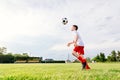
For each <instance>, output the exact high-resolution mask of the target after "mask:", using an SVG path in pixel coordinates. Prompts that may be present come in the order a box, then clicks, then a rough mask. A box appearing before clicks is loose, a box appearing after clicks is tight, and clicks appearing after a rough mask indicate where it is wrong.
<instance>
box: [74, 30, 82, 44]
mask: <svg viewBox="0 0 120 80" xmlns="http://www.w3.org/2000/svg"><path fill="white" fill-rule="evenodd" d="M73 35H74V38H75V36H77V35H78V40H77V45H78V46H84V43H83V41H82V38H81V37H80V33H78V32H77V31H73Z"/></svg>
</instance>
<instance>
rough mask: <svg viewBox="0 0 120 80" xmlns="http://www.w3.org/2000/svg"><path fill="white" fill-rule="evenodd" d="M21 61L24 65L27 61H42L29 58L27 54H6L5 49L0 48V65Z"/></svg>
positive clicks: (38, 58) (37, 58)
mask: <svg viewBox="0 0 120 80" xmlns="http://www.w3.org/2000/svg"><path fill="white" fill-rule="evenodd" d="M22 61H24V62H25V63H27V62H28V61H31V62H40V61H42V57H30V56H29V55H28V53H22V54H13V53H7V48H5V47H0V63H15V62H22Z"/></svg>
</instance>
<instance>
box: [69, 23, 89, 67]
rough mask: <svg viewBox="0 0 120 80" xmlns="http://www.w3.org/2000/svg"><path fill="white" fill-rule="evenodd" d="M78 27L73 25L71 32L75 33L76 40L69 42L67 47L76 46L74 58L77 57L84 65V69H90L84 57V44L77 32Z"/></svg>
mask: <svg viewBox="0 0 120 80" xmlns="http://www.w3.org/2000/svg"><path fill="white" fill-rule="evenodd" d="M77 30H78V26H77V25H73V26H72V27H71V31H73V33H74V40H73V41H72V42H69V43H68V44H67V46H68V47H69V46H70V45H71V44H74V49H73V52H72V54H73V56H75V57H76V58H77V59H78V60H79V61H80V62H81V63H82V69H90V67H89V66H88V64H87V62H86V59H85V58H84V57H83V55H84V43H83V41H82V39H81V37H80V34H79V33H78V32H77Z"/></svg>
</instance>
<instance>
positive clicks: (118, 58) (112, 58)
mask: <svg viewBox="0 0 120 80" xmlns="http://www.w3.org/2000/svg"><path fill="white" fill-rule="evenodd" d="M92 61H96V62H120V51H115V50H113V51H112V52H111V53H110V54H109V55H108V56H105V53H102V52H101V53H100V54H97V55H96V56H95V57H94V58H93V59H92Z"/></svg>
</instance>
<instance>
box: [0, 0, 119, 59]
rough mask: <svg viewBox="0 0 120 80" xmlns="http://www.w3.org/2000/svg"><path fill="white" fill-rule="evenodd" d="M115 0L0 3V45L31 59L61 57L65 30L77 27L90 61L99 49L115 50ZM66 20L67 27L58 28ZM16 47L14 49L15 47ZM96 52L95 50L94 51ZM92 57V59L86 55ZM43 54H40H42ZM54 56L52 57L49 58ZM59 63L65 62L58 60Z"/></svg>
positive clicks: (67, 37) (68, 36)
mask: <svg viewBox="0 0 120 80" xmlns="http://www.w3.org/2000/svg"><path fill="white" fill-rule="evenodd" d="M119 2H120V1H119V0H116V1H114V0H109V1H106V0H100V1H98V0H84V1H83V0H75V1H73V0H57V1H55V0H34V1H33V0H4V1H0V44H1V46H6V47H8V49H9V50H8V51H11V52H16V53H19V52H26V51H27V52H30V53H32V54H33V53H34V54H33V56H43V57H45V58H46V57H52V58H55V59H57V58H58V57H59V56H60V55H61V56H65V55H66V54H67V53H68V52H69V53H70V50H72V48H70V50H69V51H68V49H69V48H67V47H66V43H67V41H70V40H72V39H71V33H70V31H69V30H68V28H69V27H68V26H71V25H72V24H77V25H78V26H79V31H80V32H81V36H82V38H83V40H84V42H85V45H86V54H87V55H88V56H90V57H93V56H94V55H96V54H97V53H99V52H101V51H102V50H103V49H107V50H106V51H105V52H106V53H107V54H108V51H110V50H112V49H117V50H119V49H120V47H119V44H120V32H119V30H120V27H119V26H120V23H119V21H120V6H119ZM63 17H67V18H68V19H69V23H68V25H66V26H63V25H62V24H61V18H63ZM16 45H17V46H16ZM96 49H98V50H96ZM91 52H92V53H94V54H92V55H90V54H88V53H91ZM43 53H44V54H43ZM53 55H54V56H53ZM61 59H65V57H64V58H62V57H61Z"/></svg>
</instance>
